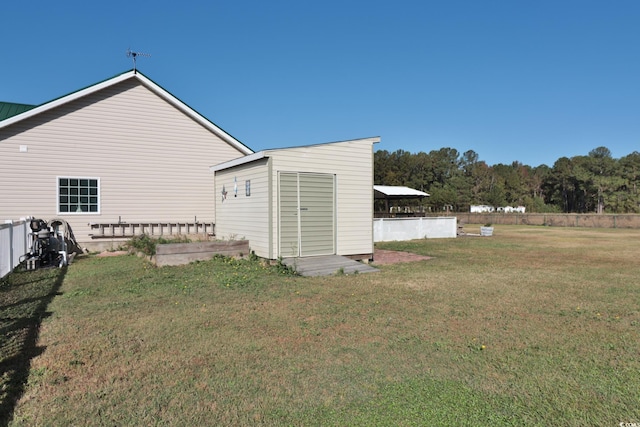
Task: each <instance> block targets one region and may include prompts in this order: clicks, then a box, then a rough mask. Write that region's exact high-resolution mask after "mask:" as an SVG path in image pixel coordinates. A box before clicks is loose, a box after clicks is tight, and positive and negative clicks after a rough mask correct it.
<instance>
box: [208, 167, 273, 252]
mask: <svg viewBox="0 0 640 427" xmlns="http://www.w3.org/2000/svg"><path fill="white" fill-rule="evenodd" d="M268 162H269V159H262V160H259V161H256V162H252V163H248V164H245V165H241V166H238V167H235V168H231V169H226V170H223V171H219V172H216V186H215V193H216V236H217V237H218V238H220V239H235V238H237V239H241V238H246V239H248V240H249V246H250V247H251V250H252V251H254V252H255V253H256V255H258V256H260V257H263V258H273V257H272V254H270V253H269V239H270V230H269V206H270V202H269V201H270V191H269V173H268ZM247 180H250V182H251V193H250V195H249V196H247V195H246V187H245V184H246V181H247ZM235 182H237V185H238V194H237V196H236V194H235V192H234V185H235ZM223 186H224V188H225V190H226V192H227V196H226V199H225V200H224V201H222V187H223Z"/></svg>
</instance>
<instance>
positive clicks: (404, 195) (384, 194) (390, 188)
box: [373, 185, 430, 199]
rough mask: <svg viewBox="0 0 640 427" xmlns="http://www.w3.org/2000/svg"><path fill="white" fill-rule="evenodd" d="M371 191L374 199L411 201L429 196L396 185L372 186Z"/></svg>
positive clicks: (422, 192)
mask: <svg viewBox="0 0 640 427" xmlns="http://www.w3.org/2000/svg"><path fill="white" fill-rule="evenodd" d="M373 190H374V193H375V198H376V199H392V198H395V199H412V198H419V197H429V196H430V195H429V194H428V193H425V192H424V191H420V190H416V189H414V188H409V187H404V186H397V185H374V186H373Z"/></svg>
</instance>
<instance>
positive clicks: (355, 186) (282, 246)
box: [211, 137, 380, 260]
mask: <svg viewBox="0 0 640 427" xmlns="http://www.w3.org/2000/svg"><path fill="white" fill-rule="evenodd" d="M379 141H380V138H378V137H373V138H363V139H355V140H349V141H341V142H332V143H326V144H318V145H309V146H302V147H293V148H283V149H272V150H265V151H260V152H257V153H253V154H250V155H248V156H245V157H241V158H238V159H235V160H231V161H228V162H225V163H221V164H218V165H216V166H212V167H211V170H212V171H213V172H214V174H215V180H214V181H215V186H216V191H215V192H216V195H217V197H216V206H215V221H216V236H218V238H222V239H242V238H244V239H248V240H249V245H250V247H251V250H252V251H253V252H255V254H256V255H258V256H260V257H263V258H268V259H277V258H279V257H283V258H285V257H307V256H317V255H344V256H348V257H350V258H353V259H360V260H369V259H373V226H372V219H373V144H374V143H376V142H379Z"/></svg>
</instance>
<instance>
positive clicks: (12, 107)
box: [0, 101, 35, 121]
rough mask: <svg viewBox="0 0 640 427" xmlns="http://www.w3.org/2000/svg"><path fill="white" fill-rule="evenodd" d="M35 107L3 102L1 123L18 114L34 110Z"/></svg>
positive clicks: (1, 104) (0, 112) (0, 109)
mask: <svg viewBox="0 0 640 427" xmlns="http://www.w3.org/2000/svg"><path fill="white" fill-rule="evenodd" d="M33 107H35V105H28V104H16V103H13V102H1V101H0V121H2V120H4V119H8V118H9V117H13V116H15V115H16V114H20V113H22V112H25V111H27V110H30V109H32V108H33Z"/></svg>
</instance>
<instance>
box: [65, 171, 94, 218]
mask: <svg viewBox="0 0 640 427" xmlns="http://www.w3.org/2000/svg"><path fill="white" fill-rule="evenodd" d="M99 184H100V181H99V180H98V179H97V178H58V213H98V212H100V185H99Z"/></svg>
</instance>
